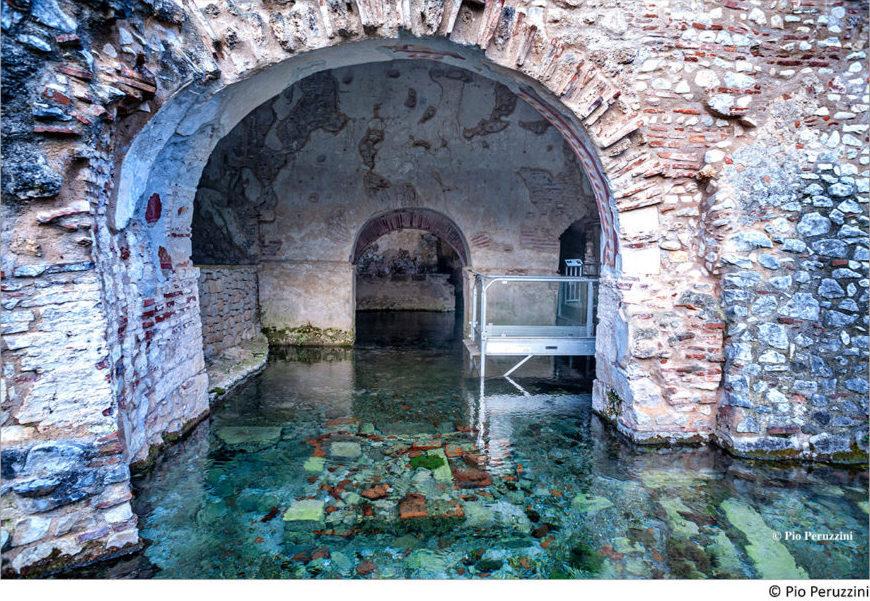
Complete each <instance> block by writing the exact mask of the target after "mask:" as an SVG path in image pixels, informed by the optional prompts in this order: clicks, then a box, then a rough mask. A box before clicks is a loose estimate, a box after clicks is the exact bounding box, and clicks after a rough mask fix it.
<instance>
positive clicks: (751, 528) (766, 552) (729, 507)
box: [721, 499, 808, 580]
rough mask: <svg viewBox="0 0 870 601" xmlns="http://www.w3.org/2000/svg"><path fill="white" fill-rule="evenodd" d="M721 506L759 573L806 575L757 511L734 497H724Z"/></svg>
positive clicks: (766, 575) (779, 576) (790, 576)
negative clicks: (744, 540) (737, 531)
mask: <svg viewBox="0 0 870 601" xmlns="http://www.w3.org/2000/svg"><path fill="white" fill-rule="evenodd" d="M721 507H722V511H724V512H725V517H727V518H728V521H729V522H731V524H733V525H734V527H735V528H737V529H738V530H739V531H740V532H742V533H743V535H744V536H745V537H746V540H747V541H748V542H749V544H748V545H747V547H746V553H747V554H748V555H749V557H750V559H752V563H753V564H754V565H755V569H756V570H757V571H758V574H759V576H761V577H762V578H766V579H773V580H785V579H794V578H808V575H807V573H806V570H804V569H803V568H801V567H800V566H798V565H797V564H796V563H795V560H794V557H792V554H791V553H789V550H788V549H787V548H786V546H785V545H783V544H782V543H781V542H779V541H778V540H776V536H777V533H776V532H774V531H773V530H771V529H770V527H769V526H768V525H767V524H766V523H765V522H764V519H763V518H762V517H761V515H760V514H759V513H758V512H757V511H755V510H754V509H753V508H752V507H750V506H749V505H747V504H745V503H742V502H740V501H738V500H737V499H726V500H725V501H723V502H722V505H721Z"/></svg>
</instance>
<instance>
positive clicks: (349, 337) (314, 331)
mask: <svg viewBox="0 0 870 601" xmlns="http://www.w3.org/2000/svg"><path fill="white" fill-rule="evenodd" d="M263 334H265V336H266V338H267V339H268V340H269V346H343V347H349V346H353V339H354V333H353V330H341V329H339V328H318V327H317V326H313V325H311V324H310V323H309V324H305V325H304V326H299V327H295V328H263Z"/></svg>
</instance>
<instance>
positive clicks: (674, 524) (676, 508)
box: [659, 497, 700, 538]
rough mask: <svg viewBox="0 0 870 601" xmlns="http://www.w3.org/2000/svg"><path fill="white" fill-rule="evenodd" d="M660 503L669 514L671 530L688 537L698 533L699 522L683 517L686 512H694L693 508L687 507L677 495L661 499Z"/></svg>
mask: <svg viewBox="0 0 870 601" xmlns="http://www.w3.org/2000/svg"><path fill="white" fill-rule="evenodd" d="M659 505H661V506H662V508H663V509H664V510H665V513H666V514H667V516H668V523H669V524H670V525H671V530H673V532H674V533H675V534H680V535H682V536H684V537H686V538H688V537H690V536H694V535H696V534H698V532H699V530H700V529H699V528H698V524H696V523H695V522H693V521H692V520H688V519H686V518H685V517H683V515H682V514H684V513H689V514H691V513H692V510H691V509H689V508H688V507H686V504H685V503H683V502H682V501H681V500H680V499H678V498H676V497H672V498H667V499H659Z"/></svg>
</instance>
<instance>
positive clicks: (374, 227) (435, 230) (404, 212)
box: [350, 208, 471, 267]
mask: <svg viewBox="0 0 870 601" xmlns="http://www.w3.org/2000/svg"><path fill="white" fill-rule="evenodd" d="M406 229H411V230H423V231H426V232H429V233H430V234H434V235H436V236H438V237H439V238H440V239H441V240H443V241H444V242H446V243H447V244H448V245H449V246H450V247H451V248H452V249H453V250H454V251H456V254H457V255H459V259H460V260H461V261H462V265H463V267H469V266H470V261H471V253H470V251H469V249H468V242H467V241H466V239H465V235H464V234H463V233H462V230H460V229H459V226H458V225H456V223H454V221H453V220H452V219H450V218H449V217H447V216H446V215H444V214H442V213H439V212H438V211H433V210H432V209H421V208H402V209H394V210H392V211H385V212H383V213H380V214H378V215H375V216H373V217H371V218H370V219H369V220H368V221H366V222H365V223H364V224H363V226H362V227H361V228H360V230H359V232H358V233H357V235H356V239H355V240H354V244H353V253H352V254H351V256H350V262H351V263H353V264H356V262H357V260H358V259H359V258H360V255H361V254H362V252H363V251H364V250H365V249H366V248H367V247H368V246H369V245H370V244H371V243H372V242H374V241H375V240H377V239H378V238H380V237H381V236H383V235H385V234H389V233H390V232H395V231H398V230H406Z"/></svg>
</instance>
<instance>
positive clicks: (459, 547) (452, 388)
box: [98, 313, 868, 578]
mask: <svg viewBox="0 0 870 601" xmlns="http://www.w3.org/2000/svg"><path fill="white" fill-rule="evenodd" d="M452 325H453V324H452V315H451V314H425V313H410V314H404V315H402V314H399V315H397V314H365V315H361V316H360V321H359V324H358V332H359V338H360V341H361V342H360V344H359V345H358V348H355V349H353V350H296V351H287V352H284V353H280V354H275V355H273V357H272V358H271V359H270V362H269V365H268V367H267V368H266V369H265V370H264V371H263V372H262V373H261V374H259V375H258V376H256V377H255V378H254V379H252V380H251V381H249V382H248V383H247V384H246V385H245V386H244V387H242V388H241V389H240V390H238V391H237V392H235V393H233V394H232V395H230V396H229V398H227V399H226V400H225V401H224V402H222V404H221V405H220V406H219V407H218V408H217V409H216V411H215V412H214V416H213V417H212V418H211V419H210V420H209V421H208V422H207V423H204V424H202V425H201V426H200V427H199V428H198V429H197V430H196V431H195V432H194V433H193V434H192V435H191V436H190V437H189V438H188V439H186V440H185V441H183V442H182V443H181V444H179V445H177V446H175V447H174V448H172V449H171V450H170V451H169V452H168V453H167V454H166V455H165V456H164V458H163V460H162V461H161V462H160V464H159V465H158V466H157V468H156V469H155V470H154V471H153V472H152V473H151V474H150V475H149V476H148V477H146V478H144V479H143V480H141V481H139V482H138V484H137V497H136V505H135V509H136V511H137V513H138V515H139V516H140V527H141V534H142V537H143V538H144V539H146V540H147V542H148V546H147V548H146V549H145V551H144V552H143V553H142V554H140V555H139V556H138V557H136V558H133V559H132V560H127V561H125V562H122V564H115V565H114V566H112V567H107V568H101V572H100V573H99V574H98V575H101V576H122V575H128V576H136V577H149V576H153V577H158V578H349V577H369V578H757V577H767V578H789V577H811V578H846V577H851V578H864V577H867V565H868V555H867V538H868V522H867V520H868V516H867V478H866V475H865V473H864V472H863V471H862V470H850V469H844V468H834V467H831V466H823V465H819V466H809V467H807V466H799V465H791V466H782V465H773V464H766V463H759V462H745V461H738V460H735V459H733V458H731V457H729V456H727V455H725V454H723V453H721V452H719V451H717V450H715V449H709V448H689V449H686V448H682V449H671V450H661V449H659V450H655V449H638V448H636V447H633V446H631V445H629V444H627V443H626V442H625V441H623V440H621V439H620V438H618V437H617V436H616V435H614V434H613V432H612V431H611V430H610V429H609V428H608V427H606V426H605V425H604V424H603V423H602V422H601V421H600V420H599V419H598V417H597V416H595V415H594V414H593V413H592V411H591V397H590V395H589V394H588V390H589V387H588V381H585V380H583V379H582V378H573V379H572V378H567V377H565V376H566V374H567V375H570V374H571V373H572V371H571V370H570V369H568V367H567V365H566V364H564V363H561V362H560V363H559V365H557V366H555V367H554V366H552V365H549V364H548V363H547V362H545V361H544V362H542V363H539V364H538V365H537V366H534V365H530V366H529V370H528V371H526V377H518V378H516V383H517V384H518V385H519V388H517V387H514V386H513V385H512V384H511V383H510V382H507V381H505V380H503V379H494V380H489V381H487V382H486V386H485V389H484V394H483V396H482V397H481V390H480V383H479V381H478V380H477V379H475V378H473V377H472V378H469V377H467V372H466V371H464V369H463V355H462V351H461V343H460V342H459V340H458V338H457V331H456V329H455V328H454V327H452ZM522 373H523V371H520V372H519V374H522ZM554 373H559V374H561V376H562V377H560V378H558V379H557V378H554V377H553V374H554ZM521 389H522V390H521ZM807 532H812V533H818V534H835V533H838V532H842V533H844V535H845V536H848V537H851V540H842V541H807V540H799V539H803V538H805V536H806V535H805V533H807ZM789 533H791V534H789ZM796 535H797V536H796Z"/></svg>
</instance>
